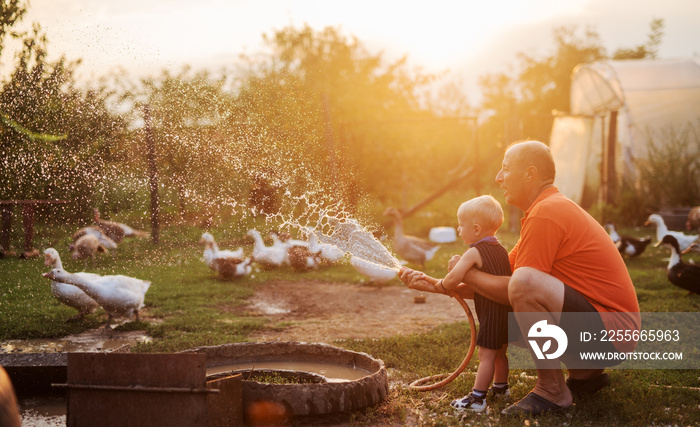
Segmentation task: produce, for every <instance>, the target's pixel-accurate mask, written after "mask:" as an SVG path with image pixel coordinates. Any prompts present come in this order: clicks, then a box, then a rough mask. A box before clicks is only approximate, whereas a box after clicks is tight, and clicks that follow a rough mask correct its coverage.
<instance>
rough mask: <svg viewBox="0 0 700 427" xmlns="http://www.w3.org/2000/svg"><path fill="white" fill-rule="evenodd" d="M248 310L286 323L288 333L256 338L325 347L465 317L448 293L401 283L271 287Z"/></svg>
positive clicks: (277, 284) (272, 284)
mask: <svg viewBox="0 0 700 427" xmlns="http://www.w3.org/2000/svg"><path fill="white" fill-rule="evenodd" d="M421 295H423V296H425V303H416V302H415V297H420V296H421ZM245 310H248V311H249V313H250V314H259V315H263V316H266V317H268V318H270V319H273V321H275V322H276V323H285V324H286V327H285V328H284V329H267V330H263V331H261V332H258V333H255V334H253V335H252V336H251V337H250V338H251V339H252V340H255V341H303V342H322V343H327V344H332V343H333V341H334V340H336V339H359V338H367V337H373V338H382V337H391V336H396V335H404V334H411V333H417V332H425V331H427V330H429V329H431V328H433V327H435V326H437V325H439V324H442V323H447V322H454V321H463V320H466V319H467V317H466V314H465V312H464V310H463V309H462V306H461V305H460V304H459V303H458V302H457V301H456V300H454V299H453V298H449V297H447V296H444V295H437V294H421V293H420V292H418V291H414V290H411V289H408V288H406V287H405V286H401V285H398V286H397V285H390V286H376V285H372V286H369V285H354V284H348V283H328V282H323V281H304V282H284V281H273V282H270V283H267V284H266V285H265V286H261V287H260V288H259V289H258V290H257V291H256V293H255V296H253V298H251V299H250V300H249V305H248V306H247V307H246V308H245ZM290 322H291V325H288V323H290Z"/></svg>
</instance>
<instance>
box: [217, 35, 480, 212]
mask: <svg viewBox="0 0 700 427" xmlns="http://www.w3.org/2000/svg"><path fill="white" fill-rule="evenodd" d="M265 41H266V42H267V44H268V45H269V47H270V50H271V52H272V53H271V55H270V57H267V58H264V60H263V61H257V62H251V65H250V69H249V71H248V73H247V74H246V76H245V77H243V78H242V79H241V80H240V81H239V85H238V90H237V93H236V101H235V107H234V108H235V110H234V113H233V114H232V115H231V116H230V119H231V121H232V126H231V127H232V128H233V127H234V126H233V123H234V122H235V123H237V124H238V129H239V131H240V132H241V133H240V135H239V138H240V139H241V140H244V141H246V142H247V143H248V144H251V146H259V147H261V151H263V152H265V153H266V154H267V155H270V156H271V157H268V158H262V157H259V158H257V161H260V162H262V163H270V162H271V163H270V164H274V165H275V167H274V168H272V169H274V171H273V172H271V174H272V175H275V176H276V177H275V176H273V179H278V178H279V177H281V176H284V175H285V174H284V173H282V171H283V170H284V168H285V167H286V166H289V167H291V168H292V169H293V170H294V172H295V173H297V174H298V173H299V172H300V171H302V170H304V171H306V173H307V174H308V176H310V177H312V178H313V180H314V181H315V183H316V184H318V185H319V186H320V187H321V188H324V189H326V190H332V191H325V193H326V194H332V195H335V196H337V197H338V198H339V199H343V198H344V199H346V200H347V199H349V197H347V196H348V195H349V194H350V193H352V194H357V193H358V191H360V190H363V191H366V192H368V193H370V194H372V195H374V196H377V197H378V198H380V199H381V200H382V202H383V203H396V202H398V201H399V199H400V198H401V189H402V188H403V187H404V186H411V188H412V190H423V191H430V190H431V189H432V190H434V188H435V182H434V180H435V173H434V171H435V170H441V171H444V170H449V169H451V168H452V167H454V166H455V165H456V164H457V162H458V160H459V159H460V158H461V157H462V155H461V150H463V149H464V143H465V140H466V141H471V138H469V137H464V136H462V139H460V138H459V136H461V135H460V134H459V133H458V132H463V126H464V125H463V124H461V123H447V122H445V121H442V122H441V121H440V119H442V117H441V116H440V115H439V114H436V112H435V111H431V110H430V109H429V108H428V107H429V106H430V105H431V104H430V103H428V102H426V98H425V94H426V92H427V91H426V88H427V87H428V86H429V85H431V84H432V83H433V82H434V81H435V79H436V77H435V76H433V75H428V74H423V73H422V72H421V71H420V70H417V69H409V67H408V66H407V61H406V58H401V59H399V60H396V61H394V62H387V61H385V60H384V58H383V56H382V54H372V53H369V52H368V51H367V50H366V49H365V48H364V46H363V45H362V44H361V43H360V42H359V41H358V40H357V39H355V38H348V37H345V36H343V35H342V34H341V33H340V31H339V30H338V29H335V28H331V27H328V28H325V29H323V30H322V31H314V30H312V29H311V28H309V27H308V26H304V27H303V28H301V29H295V28H292V27H289V28H285V29H283V30H280V31H277V32H276V33H275V34H273V35H272V36H265ZM455 105H457V104H455ZM448 130H449V131H450V132H451V137H447V136H446V134H447V132H448ZM251 135H256V137H254V138H253V137H251ZM455 135H458V136H457V137H455ZM462 135H463V134H462ZM265 148H267V150H266V149H265ZM455 152H459V153H460V155H459V156H457V157H456V156H455ZM276 153H279V154H281V155H282V156H283V157H284V156H286V157H287V158H289V159H290V162H289V163H290V164H289V165H284V164H281V163H280V162H277V161H273V160H270V159H271V158H274V155H275V154H276ZM268 169H270V168H268ZM297 176H298V175H297ZM350 188H352V190H350Z"/></svg>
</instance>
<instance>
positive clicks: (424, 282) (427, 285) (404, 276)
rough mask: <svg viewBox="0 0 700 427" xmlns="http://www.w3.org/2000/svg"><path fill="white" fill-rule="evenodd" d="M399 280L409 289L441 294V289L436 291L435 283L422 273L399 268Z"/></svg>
mask: <svg viewBox="0 0 700 427" xmlns="http://www.w3.org/2000/svg"><path fill="white" fill-rule="evenodd" d="M399 279H401V281H402V282H404V283H405V284H406V285H408V287H409V288H411V289H415V290H418V291H424V292H433V293H438V294H441V293H443V292H442V289H439V290H438V289H436V288H435V284H436V283H437V281H436V280H435V279H433V278H432V277H430V276H428V275H427V274H425V273H423V272H422V271H416V270H411V269H410V268H406V267H401V269H400V270H399Z"/></svg>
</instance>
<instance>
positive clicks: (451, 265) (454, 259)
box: [447, 255, 462, 272]
mask: <svg viewBox="0 0 700 427" xmlns="http://www.w3.org/2000/svg"><path fill="white" fill-rule="evenodd" d="M460 259H462V257H461V256H460V255H455V256H453V257H452V258H450V261H449V262H448V263H447V271H448V272H450V271H452V269H453V268H455V265H457V263H458V262H459V260H460Z"/></svg>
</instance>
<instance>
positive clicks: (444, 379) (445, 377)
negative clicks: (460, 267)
mask: <svg viewBox="0 0 700 427" xmlns="http://www.w3.org/2000/svg"><path fill="white" fill-rule="evenodd" d="M447 295H449V296H451V297H452V298H454V299H456V300H457V302H458V303H459V304H460V305H461V306H462V308H463V309H464V312H465V313H467V317H468V318H469V329H470V330H471V343H470V344H469V351H468V352H467V355H466V357H465V358H464V360H463V361H462V364H461V365H459V367H458V368H457V369H456V370H455V371H454V372H453V373H451V374H438V375H433V376H430V377H425V378H421V379H419V380H416V381H414V382H412V383H411V384H410V385H409V387H410V388H412V389H414V390H418V391H428V390H435V389H438V388H441V387H444V386H446V385H447V384H449V383H450V382H451V381H452V380H454V379H455V378H457V377H458V376H459V374H461V373H462V371H463V370H464V368H466V367H467V365H468V364H469V361H470V360H471V359H472V355H474V350H475V349H476V326H474V315H473V314H472V311H471V309H470V308H469V306H468V305H467V302H466V301H464V299H462V297H460V296H459V295H458V294H457V292H455V291H447ZM437 380H441V381H439V382H437V383H435V384H429V385H422V384H423V383H426V382H429V381H437Z"/></svg>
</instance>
